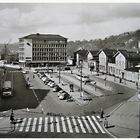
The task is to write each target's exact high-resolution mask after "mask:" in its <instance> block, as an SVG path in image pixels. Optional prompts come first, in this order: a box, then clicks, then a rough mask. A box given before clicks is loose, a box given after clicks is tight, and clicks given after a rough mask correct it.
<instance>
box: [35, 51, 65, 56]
mask: <svg viewBox="0 0 140 140" xmlns="http://www.w3.org/2000/svg"><path fill="white" fill-rule="evenodd" d="M60 54H61V56H66V55H67V53H66V52H61V53H60ZM46 55H47V56H55V57H59V53H54V52H51V53H50V52H47V53H46V52H34V53H33V56H36V57H37V56H46Z"/></svg>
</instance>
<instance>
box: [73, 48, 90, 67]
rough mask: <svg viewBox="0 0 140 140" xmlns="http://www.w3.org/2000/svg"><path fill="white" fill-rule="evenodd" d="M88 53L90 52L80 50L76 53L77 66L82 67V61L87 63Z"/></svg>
mask: <svg viewBox="0 0 140 140" xmlns="http://www.w3.org/2000/svg"><path fill="white" fill-rule="evenodd" d="M87 53H88V50H85V49H79V50H77V51H76V52H74V59H75V63H76V65H77V66H79V65H80V62H81V61H82V62H87Z"/></svg>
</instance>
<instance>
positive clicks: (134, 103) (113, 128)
mask: <svg viewBox="0 0 140 140" xmlns="http://www.w3.org/2000/svg"><path fill="white" fill-rule="evenodd" d="M107 120H108V124H109V128H107V130H108V131H109V132H110V133H111V134H113V135H115V136H116V137H119V138H137V136H138V135H139V125H140V124H139V102H138V99H137V95H136V96H133V97H132V98H130V99H129V100H128V101H126V102H123V103H122V104H120V105H119V106H118V107H116V109H114V111H112V113H111V114H110V116H109V117H108V118H107Z"/></svg>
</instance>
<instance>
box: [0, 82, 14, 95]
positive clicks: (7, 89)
mask: <svg viewBox="0 0 140 140" xmlns="http://www.w3.org/2000/svg"><path fill="white" fill-rule="evenodd" d="M2 96H3V97H9V96H13V93H12V83H11V81H5V82H4V84H3V89H2Z"/></svg>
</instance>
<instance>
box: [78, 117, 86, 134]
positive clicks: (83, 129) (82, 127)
mask: <svg viewBox="0 0 140 140" xmlns="http://www.w3.org/2000/svg"><path fill="white" fill-rule="evenodd" d="M77 120H78V122H79V124H80V126H81V130H82V132H83V133H86V130H85V128H84V126H83V124H82V122H81V120H80V117H77Z"/></svg>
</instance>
